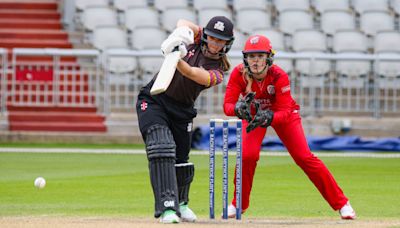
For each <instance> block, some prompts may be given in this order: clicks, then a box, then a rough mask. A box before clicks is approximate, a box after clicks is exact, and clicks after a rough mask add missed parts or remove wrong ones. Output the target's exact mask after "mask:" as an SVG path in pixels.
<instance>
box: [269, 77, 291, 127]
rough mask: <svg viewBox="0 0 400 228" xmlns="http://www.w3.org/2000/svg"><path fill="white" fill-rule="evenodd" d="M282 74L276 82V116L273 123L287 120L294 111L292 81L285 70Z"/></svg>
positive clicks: (277, 123)
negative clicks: (291, 91)
mask: <svg viewBox="0 0 400 228" xmlns="http://www.w3.org/2000/svg"><path fill="white" fill-rule="evenodd" d="M280 74H281V76H280V77H279V79H278V80H277V82H276V84H275V92H276V94H275V99H276V100H275V108H274V118H273V120H272V123H271V125H272V126H274V125H279V124H281V123H283V122H285V121H286V119H287V117H288V116H289V115H290V113H291V112H292V111H293V110H292V109H291V107H292V105H293V98H292V95H291V93H290V81H289V77H288V75H287V74H286V73H285V72H284V71H281V72H280Z"/></svg>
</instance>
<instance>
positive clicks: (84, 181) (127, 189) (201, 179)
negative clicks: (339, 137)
mask: <svg viewBox="0 0 400 228" xmlns="http://www.w3.org/2000/svg"><path fill="white" fill-rule="evenodd" d="M218 159H219V160H218V163H217V167H218V168H219V170H217V177H216V178H217V179H216V180H217V181H216V184H217V186H216V187H217V191H216V193H217V194H216V213H217V214H219V213H220V212H221V204H222V200H221V195H222V190H221V181H220V180H221V169H220V168H221V167H222V165H221V158H220V157H218ZM321 159H322V160H323V161H324V162H325V164H326V165H327V166H328V167H329V169H330V170H331V172H332V173H333V174H334V176H335V177H336V180H337V181H338V183H339V185H340V186H341V187H342V189H343V190H344V192H345V194H346V195H347V196H348V197H349V198H350V199H351V202H352V205H353V207H354V208H355V209H356V210H357V213H358V216H359V217H360V218H371V219H372V218H380V219H382V218H386V219H395V218H397V219H398V218H399V217H400V210H399V208H400V196H399V193H400V159H379V158H325V157H324V158H321ZM191 161H192V162H194V163H195V165H196V176H195V181H194V182H193V185H192V187H191V195H190V199H191V202H190V206H191V208H192V209H193V210H194V211H195V212H196V213H197V214H198V215H199V216H200V217H203V218H205V217H207V216H208V157H207V156H204V155H199V156H197V155H192V156H191ZM233 161H234V159H233V157H231V159H230V162H231V164H230V165H231V172H230V179H231V178H232V177H233V176H232V172H233V163H232V162H233ZM0 173H1V175H0V215H2V216H15V215H18V216H19V215H55V216H59V215H61V216H119V217H127V216H129V217H131V216H137V217H152V214H153V205H154V203H153V195H152V191H151V187H150V182H149V177H148V169H147V160H146V158H145V155H144V154H143V155H128V154H75V153H74V154H48V153H43V154H42V153H37V154H32V153H0ZM38 176H43V177H45V178H46V181H47V186H46V187H45V188H44V189H41V190H38V189H36V188H34V186H33V181H34V179H35V178H36V177H38ZM229 184H230V191H231V192H230V198H231V195H232V191H233V190H232V185H233V184H232V181H231V180H230V182H229ZM246 217H271V218H272V217H322V218H328V217H332V218H337V217H338V214H337V212H334V211H333V210H332V209H331V208H330V207H329V206H328V204H327V203H326V202H325V201H324V200H323V198H322V197H321V196H320V194H319V192H318V191H317V190H316V188H315V187H314V186H313V185H312V183H311V182H310V181H309V180H308V179H307V177H306V176H305V175H304V173H303V172H302V171H301V170H300V169H299V168H298V167H297V166H296V165H295V164H294V162H293V161H292V159H291V158H290V157H261V160H260V162H259V164H258V167H257V173H256V176H255V180H254V186H253V192H252V197H251V205H250V208H249V210H248V211H247V212H246Z"/></svg>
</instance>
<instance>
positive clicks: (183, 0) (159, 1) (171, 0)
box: [153, 0, 188, 11]
mask: <svg viewBox="0 0 400 228" xmlns="http://www.w3.org/2000/svg"><path fill="white" fill-rule="evenodd" d="M153 1H154V7H155V8H156V9H158V10H159V11H164V10H166V9H167V8H176V7H187V6H188V1H187V0H168V1H166V0H153Z"/></svg>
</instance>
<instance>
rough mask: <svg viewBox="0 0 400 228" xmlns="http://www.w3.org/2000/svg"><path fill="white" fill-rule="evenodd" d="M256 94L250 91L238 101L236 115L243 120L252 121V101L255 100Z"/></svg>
mask: <svg viewBox="0 0 400 228" xmlns="http://www.w3.org/2000/svg"><path fill="white" fill-rule="evenodd" d="M255 96H256V93H255V92H250V93H248V94H246V96H244V97H243V98H241V99H239V100H238V102H236V105H235V115H236V116H237V117H238V118H239V119H242V120H247V122H250V121H251V119H253V118H252V117H251V111H250V107H251V103H252V102H253V100H254V97H255Z"/></svg>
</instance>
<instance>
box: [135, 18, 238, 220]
mask: <svg viewBox="0 0 400 228" xmlns="http://www.w3.org/2000/svg"><path fill="white" fill-rule="evenodd" d="M233 40H234V36H233V24H232V22H231V21H230V20H229V19H228V18H226V17H223V16H216V17H213V18H211V19H210V21H209V22H208V23H207V25H206V27H204V28H201V27H200V26H198V25H195V24H194V23H192V22H190V21H186V20H179V21H178V22H177V28H176V29H175V30H174V31H173V32H172V33H171V35H170V36H169V37H168V38H167V39H166V40H165V41H164V42H163V43H162V45H161V50H162V52H163V54H164V55H168V54H169V53H171V52H173V51H176V50H177V51H179V52H180V57H181V59H180V60H179V61H178V64H177V68H176V69H177V70H176V72H175V74H174V76H173V78H172V81H171V83H170V85H169V87H168V88H167V90H166V91H165V92H164V93H160V94H157V95H151V93H150V90H151V87H152V86H153V84H154V81H155V78H156V77H157V75H155V77H154V78H153V79H152V80H151V81H150V82H149V83H148V84H147V85H145V86H144V87H143V88H142V89H141V90H140V93H139V95H138V99H137V103H136V111H137V115H138V119H139V128H140V132H141V134H142V138H143V140H144V142H145V144H146V153H147V159H148V162H149V173H150V181H151V186H152V189H153V193H154V207H155V213H154V216H155V217H156V218H160V222H161V223H179V222H180V221H186V222H194V221H195V220H196V219H197V217H196V215H195V213H194V212H193V211H192V210H191V209H190V208H189V207H188V203H189V189H190V184H191V183H192V181H193V178H194V164H193V163H191V162H189V151H190V147H191V135H192V128H193V119H194V118H195V117H196V115H197V111H196V109H195V108H194V104H195V101H196V99H197V97H198V96H199V94H200V92H201V91H203V90H205V89H208V88H211V87H213V86H216V85H218V84H220V83H221V82H222V81H223V76H224V72H225V71H227V70H228V69H229V67H230V64H229V62H228V60H227V57H226V53H227V52H228V51H229V49H230V48H231V45H232V43H233Z"/></svg>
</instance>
